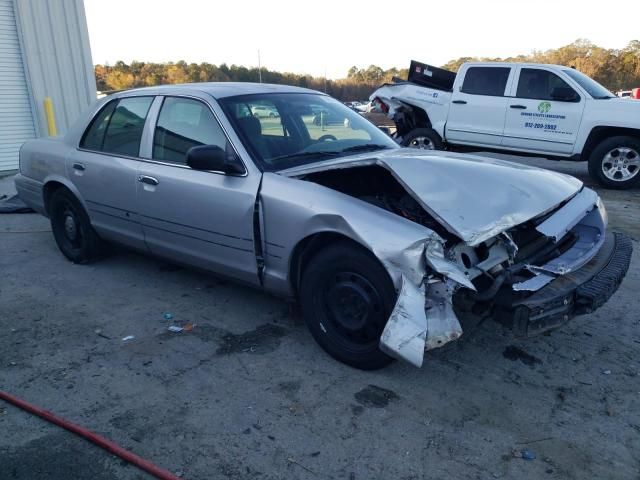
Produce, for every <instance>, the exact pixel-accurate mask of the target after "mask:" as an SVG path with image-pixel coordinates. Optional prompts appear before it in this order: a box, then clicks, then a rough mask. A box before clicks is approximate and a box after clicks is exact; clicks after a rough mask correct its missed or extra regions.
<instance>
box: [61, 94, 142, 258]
mask: <svg viewBox="0 0 640 480" xmlns="http://www.w3.org/2000/svg"><path fill="white" fill-rule="evenodd" d="M153 98H154V97H149V96H142V97H126V98H121V99H116V100H112V101H111V102H109V103H107V104H106V105H105V106H104V107H103V108H102V109H101V110H100V111H99V112H98V114H97V115H96V116H95V117H94V119H93V121H92V122H91V124H90V126H89V128H88V129H87V131H86V132H85V134H84V135H83V137H82V140H81V142H80V146H79V147H80V148H79V149H78V150H75V151H73V152H72V153H71V154H70V155H69V157H68V158H67V159H66V164H67V165H66V168H67V172H68V176H69V178H70V179H71V181H72V182H73V184H74V185H75V187H76V188H77V189H78V191H79V192H80V195H81V197H82V199H83V200H84V202H85V205H86V207H87V211H88V212H87V213H88V214H89V217H90V219H91V224H92V225H93V227H94V228H95V229H96V231H97V232H98V234H99V235H100V236H101V237H103V238H105V239H106V240H112V241H115V242H118V243H123V244H125V245H129V246H131V247H134V248H139V249H145V248H146V247H145V244H144V236H143V234H142V227H141V226H140V222H139V219H138V215H137V204H136V176H137V172H138V166H139V164H140V161H139V158H138V157H139V153H140V144H141V138H142V132H143V129H144V125H145V120H146V117H147V113H148V112H149V108H150V106H151V102H152V101H153Z"/></svg>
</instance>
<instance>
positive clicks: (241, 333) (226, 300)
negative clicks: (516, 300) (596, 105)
mask: <svg viewBox="0 0 640 480" xmlns="http://www.w3.org/2000/svg"><path fill="white" fill-rule="evenodd" d="M518 161H522V162H524V163H533V164H540V165H541V166H544V167H547V168H552V169H554V170H557V171H562V172H566V173H570V174H573V175H576V176H578V177H579V178H581V179H583V180H584V181H585V182H587V183H589V184H591V183H592V182H590V180H589V179H588V178H587V176H586V168H585V165H584V164H573V163H570V162H550V161H542V160H522V159H520V160H518ZM10 189H11V183H10V179H9V180H7V179H5V180H0V194H2V193H6V192H8V191H9V190H10ZM600 193H601V195H602V197H603V198H604V201H605V204H606V206H607V209H608V211H609V215H610V227H611V229H613V230H618V231H622V232H625V233H627V234H629V235H631V236H632V237H633V238H634V239H635V241H634V247H635V252H634V256H633V263H632V266H631V269H630V271H629V273H628V275H627V277H626V279H625V281H624V282H623V284H622V286H621V287H620V289H619V291H618V293H617V294H616V295H615V296H614V297H613V298H612V299H611V300H610V301H609V302H608V303H607V304H606V305H605V306H604V307H603V308H601V309H600V310H598V311H597V312H595V313H594V314H591V315H587V316H582V317H578V318H576V319H574V320H573V321H572V322H570V323H569V324H568V325H566V326H564V327H562V328H561V329H559V330H556V331H554V332H553V333H552V334H551V335H548V336H544V335H543V336H539V337H536V338H531V339H527V340H518V339H514V338H513V337H512V336H511V334H510V333H509V331H508V330H504V329H502V328H501V327H500V326H498V325H497V324H495V323H493V322H484V323H482V324H480V325H476V324H470V322H469V321H465V325H464V326H465V327H466V328H465V334H464V335H463V337H462V339H461V340H460V341H458V342H455V343H454V344H450V345H449V346H447V347H445V348H443V349H440V350H435V351H432V352H430V353H428V354H427V356H426V360H425V365H424V367H423V368H422V369H416V368H413V367H411V366H409V365H407V364H404V363H400V362H397V363H395V364H394V365H392V366H391V367H389V368H387V369H385V370H382V371H377V372H361V371H357V370H353V369H351V368H349V367H346V366H344V365H341V364H339V363H337V362H335V361H334V360H332V359H331V358H330V357H328V356H327V355H325V354H324V353H323V352H322V351H321V350H320V348H319V347H318V346H316V344H315V343H314V341H313V340H312V338H311V336H310V335H309V334H308V333H307V330H306V328H305V326H304V324H303V322H302V319H301V318H300V317H299V316H298V315H297V314H295V313H291V310H290V309H289V307H288V306H287V304H285V303H284V302H283V301H281V300H278V299H274V298H271V297H269V296H267V295H264V294H262V293H260V292H257V291H253V290H249V289H247V288H244V287H240V286H236V285H233V284H230V283H227V282H224V281H220V280H217V279H215V278H213V277H211V276H207V275H205V274H202V273H199V272H195V271H190V270H187V269H181V268H178V267H175V266H173V265H169V264H167V263H166V262H164V261H162V260H157V259H154V258H149V257H145V256H141V255H138V254H135V253H131V252H126V251H120V252H116V253H115V254H113V255H112V256H110V257H108V258H106V259H104V260H103V261H101V262H99V263H96V264H94V265H90V266H78V265H72V264H71V263H69V262H68V261H66V260H65V258H64V257H63V256H62V254H60V252H59V251H58V249H57V247H56V245H55V243H54V241H53V238H52V235H51V233H50V231H49V230H50V228H49V224H48V222H47V220H46V219H44V218H42V217H40V216H38V215H35V214H25V215H0V388H1V389H3V390H5V391H7V392H10V393H12V394H14V395H17V396H19V397H22V398H24V399H26V400H28V401H31V402H33V403H35V404H37V405H40V406H42V407H44V408H46V409H48V410H50V411H53V412H55V413H57V414H59V415H62V416H64V417H66V418H67V419H69V420H72V421H74V422H76V423H78V424H81V425H83V426H85V427H87V428H89V429H91V430H94V431H96V432H99V433H101V434H102V435H104V436H106V437H108V438H109V439H112V440H114V441H116V442H118V443H119V444H121V445H122V446H124V447H126V448H127V449H129V450H131V451H133V452H135V453H137V454H138V455H141V456H142V457H145V458H147V459H149V460H151V461H153V462H154V463H156V464H157V465H159V466H161V467H164V468H166V469H168V470H170V471H172V472H175V473H177V474H178V475H180V476H182V477H183V478H185V479H193V480H196V479H201V480H204V479H285V478H286V479H345V480H356V479H357V480H371V479H381V480H382V479H384V480H388V479H394V480H401V479H406V480H408V479H442V478H455V479H458V478H465V479H467V478H474V479H487V478H509V479H511V478H518V479H536V480H540V479H587V478H588V479H637V478H639V476H640V459H639V457H638V452H640V381H639V377H638V375H639V374H640V355H639V353H640V306H639V304H638V301H637V298H638V297H637V295H638V292H639V291H640V268H639V266H640V245H638V240H639V239H640V221H639V220H640V208H639V206H640V190H637V189H636V190H632V191H626V192H616V191H606V190H600ZM164 312H171V313H172V314H173V316H174V320H176V321H177V322H192V323H194V324H196V326H195V328H194V329H193V331H191V332H183V333H171V332H168V331H167V327H168V326H169V324H171V321H168V320H165V319H164V318H163V313H164ZM127 336H133V337H134V338H132V339H131V340H127V341H124V340H123V338H125V337H127ZM511 347H517V348H518V349H521V350H522V351H519V350H517V349H514V348H511ZM0 432H2V433H1V434H0V478H1V479H2V480H4V479H25V480H39V479H56V480H63V479H64V480H67V479H92V480H107V479H113V478H118V479H125V480H128V479H143V478H145V479H146V478H150V477H148V476H146V475H145V474H143V473H141V472H140V471H139V470H137V469H136V468H134V467H132V466H129V465H126V464H123V463H122V462H121V461H119V460H118V459H116V458H115V457H113V456H111V455H109V454H107V453H105V452H104V451H102V450H100V449H98V448H96V447H94V446H92V445H90V444H89V443H87V442H85V441H83V440H81V439H78V438H76V437H74V436H73V435H72V434H70V433H67V432H65V431H63V430H61V429H59V428H57V427H54V426H52V425H49V424H47V423H45V422H44V421H42V420H39V419H38V418H35V417H33V416H30V415H28V414H26V413H24V412H22V411H20V410H18V409H16V408H14V407H12V406H10V405H8V404H5V403H2V402H0ZM522 449H529V450H531V451H532V452H534V453H535V456H536V458H535V459H534V460H530V461H528V460H524V459H522V458H517V457H516V456H514V455H513V452H514V451H515V452H520V451H521V450H522Z"/></svg>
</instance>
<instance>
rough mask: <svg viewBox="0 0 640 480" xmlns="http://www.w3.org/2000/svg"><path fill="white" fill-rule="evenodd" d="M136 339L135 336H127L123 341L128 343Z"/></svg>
mask: <svg viewBox="0 0 640 480" xmlns="http://www.w3.org/2000/svg"><path fill="white" fill-rule="evenodd" d="M134 338H136V337H135V335H127V336H126V337H124V338H123V339H122V341H123V342H128V341H129V340H133V339H134Z"/></svg>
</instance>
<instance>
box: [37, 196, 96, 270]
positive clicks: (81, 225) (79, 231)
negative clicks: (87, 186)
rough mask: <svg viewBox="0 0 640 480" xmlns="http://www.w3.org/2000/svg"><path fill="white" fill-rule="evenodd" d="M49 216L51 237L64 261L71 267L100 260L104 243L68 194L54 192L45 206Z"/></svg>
mask: <svg viewBox="0 0 640 480" xmlns="http://www.w3.org/2000/svg"><path fill="white" fill-rule="evenodd" d="M49 213H50V217H51V230H52V231H53V236H54V238H55V240H56V243H57V244H58V248H59V249H60V251H61V252H62V253H63V254H64V256H65V257H67V258H68V259H69V260H71V261H72V262H73V263H90V262H92V261H94V260H96V259H98V258H99V257H100V256H102V254H103V253H104V250H105V246H104V243H103V241H102V240H101V239H100V237H98V234H97V233H96V232H95V230H94V229H93V227H92V226H91V221H90V220H89V216H88V215H87V213H86V212H85V211H84V208H82V205H81V204H80V202H79V201H78V199H77V198H76V197H75V196H74V195H73V194H72V193H71V192H69V191H68V190H65V189H59V190H57V191H55V192H54V193H53V195H52V196H51V200H50V203H49Z"/></svg>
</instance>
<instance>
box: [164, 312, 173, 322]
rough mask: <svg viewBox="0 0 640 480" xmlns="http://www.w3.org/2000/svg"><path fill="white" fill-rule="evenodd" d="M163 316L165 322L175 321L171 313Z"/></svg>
mask: <svg viewBox="0 0 640 480" xmlns="http://www.w3.org/2000/svg"><path fill="white" fill-rule="evenodd" d="M162 316H163V317H164V319H165V320H173V313H171V312H164V313H163V314H162Z"/></svg>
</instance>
